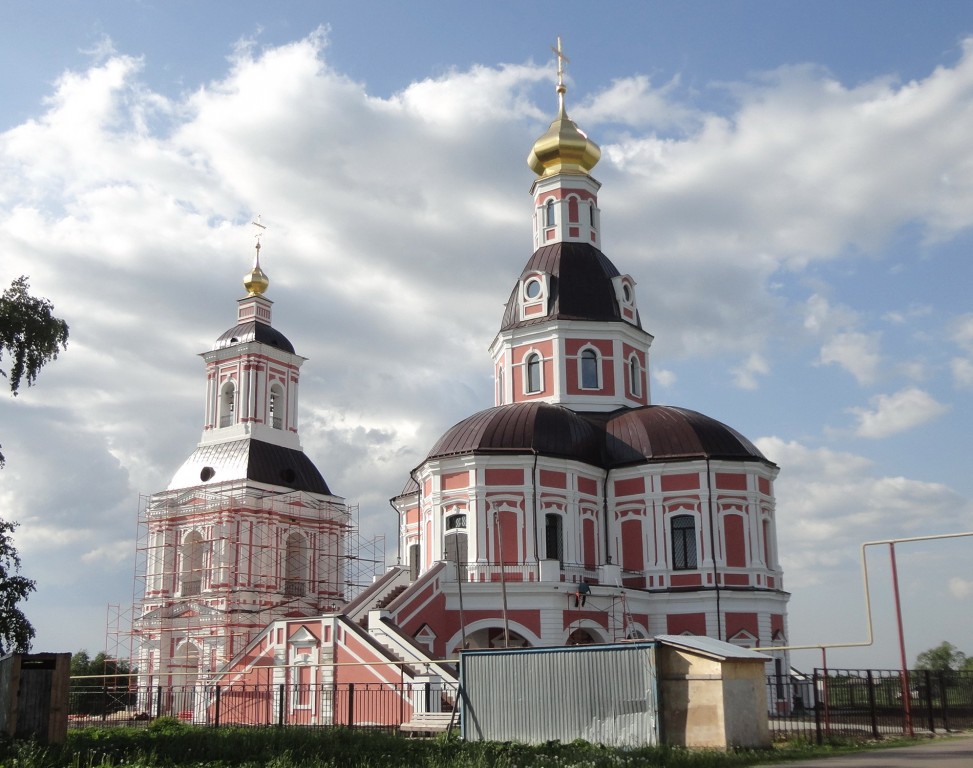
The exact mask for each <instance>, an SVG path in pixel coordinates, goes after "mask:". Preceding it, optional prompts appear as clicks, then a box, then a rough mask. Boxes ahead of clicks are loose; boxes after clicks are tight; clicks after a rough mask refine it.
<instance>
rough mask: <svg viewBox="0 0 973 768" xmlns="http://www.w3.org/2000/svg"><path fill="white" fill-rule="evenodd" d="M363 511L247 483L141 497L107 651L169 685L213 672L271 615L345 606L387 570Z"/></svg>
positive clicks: (111, 613) (318, 612) (380, 544)
mask: <svg viewBox="0 0 973 768" xmlns="http://www.w3.org/2000/svg"><path fill="white" fill-rule="evenodd" d="M358 516H359V508H358V506H357V505H350V506H349V505H345V504H344V503H343V501H341V500H340V499H335V498H334V497H332V498H321V497H320V496H316V495H311V494H307V493H302V492H292V493H284V494H281V493H279V492H271V491H265V490H261V489H259V488H254V486H253V485H247V484H227V485H226V486H224V487H220V488H216V489H202V488H194V489H183V490H179V491H167V492H164V493H160V494H155V495H152V496H145V495H143V496H140V498H139V510H138V533H137V540H136V557H135V573H134V578H133V592H132V602H131V604H130V605H127V606H123V605H110V606H109V607H108V616H107V622H106V623H107V628H106V653H107V654H108V655H110V656H113V657H114V658H117V659H120V660H126V659H127V660H128V661H129V663H130V665H131V668H132V669H133V670H138V671H139V672H140V673H142V674H152V675H153V676H157V677H160V678H161V677H163V676H164V677H166V678H168V679H169V680H170V682H173V681H175V679H176V678H178V677H179V676H185V677H186V678H189V677H193V676H195V675H197V674H202V675H205V674H208V673H213V672H215V671H216V670H218V669H219V668H221V667H222V666H223V665H224V664H226V663H227V662H229V661H231V660H232V659H233V658H234V657H235V656H236V655H237V654H239V653H241V652H242V651H243V650H244V649H245V648H246V647H247V645H248V644H249V643H250V641H251V640H252V639H253V638H254V637H255V636H256V635H257V634H258V633H259V632H260V631H261V630H262V629H263V628H264V627H265V626H266V625H267V624H269V623H270V622H271V621H273V620H274V619H278V618H282V617H285V616H286V617H290V616H315V615H321V614H324V613H330V612H333V611H336V610H340V609H341V608H342V607H343V606H344V605H345V604H346V603H347V602H348V601H350V600H352V599H354V597H355V596H357V595H358V594H359V593H360V592H361V591H362V590H363V589H364V588H365V587H367V586H368V585H369V584H370V583H371V582H372V581H374V579H375V578H376V577H377V576H379V575H380V574H381V573H382V572H383V571H384V570H385V538H384V536H379V537H375V538H369V539H365V538H363V537H362V536H361V535H360V528H359V524H358V523H359V520H358Z"/></svg>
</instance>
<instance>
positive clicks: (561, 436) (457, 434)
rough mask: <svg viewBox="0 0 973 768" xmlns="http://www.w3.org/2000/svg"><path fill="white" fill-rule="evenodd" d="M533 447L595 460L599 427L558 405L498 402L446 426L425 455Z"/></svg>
mask: <svg viewBox="0 0 973 768" xmlns="http://www.w3.org/2000/svg"><path fill="white" fill-rule="evenodd" d="M535 452H536V453H540V454H543V455H545V456H562V457H564V458H569V459H578V460H580V461H585V462H587V463H589V464H598V463H599V461H600V455H601V434H600V430H599V429H598V428H597V427H596V426H595V425H593V424H591V423H590V422H588V421H587V420H586V419H584V418H583V417H582V416H580V415H579V414H577V413H575V412H574V411H572V410H571V409H570V408H565V407H564V406H561V405H552V404H551V403H543V402H531V403H514V404H512V405H500V406H497V407H495V408H488V409H487V410H485V411H480V412H479V413H475V414H473V415H472V416H470V417H469V418H467V419H463V421H461V422H460V423H459V424H457V425H455V426H454V427H452V428H451V429H449V430H448V431H447V432H446V434H444V435H443V436H442V437H441V438H439V442H437V443H436V444H435V445H434V446H433V448H432V450H431V451H429V455H428V456H427V457H426V460H427V461H428V460H429V459H435V458H440V457H443V456H456V455H462V454H469V453H476V454H483V453H535Z"/></svg>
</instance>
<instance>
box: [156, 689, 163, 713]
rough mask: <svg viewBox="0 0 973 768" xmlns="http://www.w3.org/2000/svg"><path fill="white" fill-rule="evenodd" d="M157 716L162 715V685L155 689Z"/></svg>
mask: <svg viewBox="0 0 973 768" xmlns="http://www.w3.org/2000/svg"><path fill="white" fill-rule="evenodd" d="M155 716H156V717H162V686H161V685H160V686H158V687H157V688H156V689H155Z"/></svg>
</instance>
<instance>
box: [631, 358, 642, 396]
mask: <svg viewBox="0 0 973 768" xmlns="http://www.w3.org/2000/svg"><path fill="white" fill-rule="evenodd" d="M628 379H629V381H630V382H631V387H632V396H633V397H641V396H642V366H641V365H639V359H638V358H637V357H636V356H635V355H632V356H631V357H630V358H629V359H628Z"/></svg>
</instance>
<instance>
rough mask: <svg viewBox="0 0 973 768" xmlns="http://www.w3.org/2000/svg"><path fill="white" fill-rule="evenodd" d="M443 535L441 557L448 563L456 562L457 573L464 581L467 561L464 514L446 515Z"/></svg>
mask: <svg viewBox="0 0 973 768" xmlns="http://www.w3.org/2000/svg"><path fill="white" fill-rule="evenodd" d="M444 527H445V529H446V532H445V535H444V536H443V549H444V550H445V552H443V559H444V560H446V561H447V562H450V563H456V569H457V573H458V574H459V578H460V580H462V581H466V568H464V567H463V566H464V565H465V564H466V563H467V560H468V553H467V537H466V514H465V513H462V512H461V513H457V514H452V515H449V516H447V517H446V520H445V526H444Z"/></svg>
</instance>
